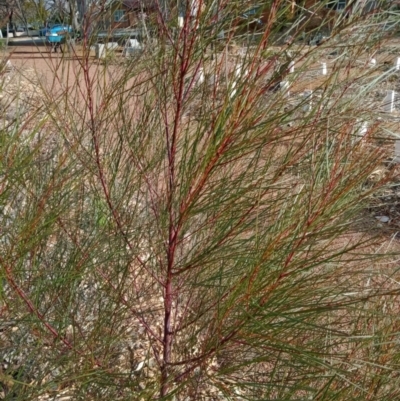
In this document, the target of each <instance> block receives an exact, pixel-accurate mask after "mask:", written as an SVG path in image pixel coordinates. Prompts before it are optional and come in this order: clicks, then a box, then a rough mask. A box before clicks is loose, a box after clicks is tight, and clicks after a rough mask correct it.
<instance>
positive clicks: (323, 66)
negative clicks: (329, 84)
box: [321, 63, 328, 75]
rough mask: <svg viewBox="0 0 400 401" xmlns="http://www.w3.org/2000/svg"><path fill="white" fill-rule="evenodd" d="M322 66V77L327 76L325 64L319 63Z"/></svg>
mask: <svg viewBox="0 0 400 401" xmlns="http://www.w3.org/2000/svg"><path fill="white" fill-rule="evenodd" d="M321 65H322V75H327V74H328V68H327V66H326V63H321Z"/></svg>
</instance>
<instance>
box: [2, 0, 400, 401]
mask: <svg viewBox="0 0 400 401" xmlns="http://www.w3.org/2000/svg"><path fill="white" fill-rule="evenodd" d="M200 5H202V6H201V7H199V9H198V12H197V14H195V15H192V16H191V15H190V12H189V9H188V7H186V8H183V10H184V13H183V15H184V19H183V21H184V24H183V27H182V28H179V27H178V26H177V24H176V20H177V18H178V14H179V13H182V8H178V9H173V8H172V9H171V10H170V12H169V13H168V15H167V16H166V15H165V13H164V12H161V11H162V10H160V12H159V13H158V14H157V15H156V17H155V18H153V20H152V23H153V24H154V25H153V26H146V29H147V32H152V37H150V38H148V40H147V42H146V46H145V47H144V48H143V49H142V51H140V52H139V51H138V52H137V53H134V54H133V55H132V57H128V58H124V57H122V56H120V55H119V54H118V53H117V55H116V56H115V57H113V58H112V59H110V58H105V59H104V60H96V59H94V57H93V52H91V50H90V46H92V45H93V43H95V42H96V36H95V35H96V30H95V29H93V27H94V26H96V25H95V23H96V18H98V15H97V14H94V15H88V16H87V18H86V19H85V21H86V22H85V23H87V24H89V23H90V24H91V25H90V27H89V26H85V25H84V26H83V29H82V38H83V41H82V45H81V46H80V47H79V46H76V47H75V49H73V50H71V52H72V53H69V54H67V53H66V54H65V55H64V56H63V57H61V58H60V57H58V56H52V57H49V55H48V54H47V55H45V56H44V57H46V60H47V61H48V63H49V66H51V67H52V69H53V74H52V76H50V77H49V76H46V77H45V78H46V79H44V80H43V79H42V80H39V82H38V83H37V84H36V91H37V94H40V100H36V101H35V102H30V103H29V107H28V108H25V109H24V112H20V113H15V115H14V116H13V117H12V119H11V120H10V119H8V120H4V123H2V127H1V129H2V133H1V136H0V152H1V155H2V156H1V158H0V188H1V191H0V210H1V245H0V247H1V250H0V313H1V315H0V316H1V321H0V330H1V331H0V338H1V339H2V342H1V345H0V350H1V352H0V355H1V358H2V361H1V360H0V362H1V365H0V366H1V368H0V383H1V386H2V390H1V392H0V394H1V397H2V399H4V400H24V401H26V400H61V399H62V400H67V399H70V400H81V399H82V400H83V399H85V400H319V401H320V400H332V401H333V400H335V401H338V400H340V401H344V400H346V401H350V400H388V399H390V398H392V399H395V397H396V394H397V392H398V388H399V384H400V383H399V379H398V373H397V372H398V357H399V353H398V347H397V344H398V324H399V320H398V310H397V309H396V303H397V301H398V282H399V281H398V280H399V277H398V273H397V269H396V263H395V262H393V258H390V257H389V256H390V255H389V256H388V255H386V258H383V257H382V254H383V253H385V251H386V249H384V248H383V247H382V246H381V245H382V242H383V240H382V238H381V237H377V236H376V230H375V229H371V227H372V226H371V224H370V223H371V221H369V220H368V217H367V216H366V215H367V213H366V211H367V210H368V206H369V202H370V197H371V196H372V195H373V194H374V193H376V192H377V191H378V190H380V189H381V188H382V187H383V186H384V185H385V183H386V182H388V181H389V180H390V174H391V173H390V171H389V170H390V168H389V167H390V166H389V167H385V169H386V170H387V172H386V174H385V175H384V176H382V177H380V178H378V179H371V176H374V174H375V173H376V171H377V169H382V168H383V167H382V166H383V164H384V162H387V160H389V159H390V157H391V154H389V153H390V152H389V150H390V149H391V146H392V143H390V141H389V140H388V139H387V137H386V136H385V135H384V134H383V132H384V131H383V128H384V127H385V124H387V123H388V122H390V121H389V120H390V118H392V117H391V116H390V115H387V114H384V113H381V112H380V107H381V99H380V98H379V99H378V101H377V100H376V99H377V97H376V96H375V95H376V94H378V97H379V96H380V92H379V91H381V88H382V87H384V85H386V84H387V80H388V77H391V76H394V75H393V74H396V72H395V70H394V68H392V69H391V70H388V71H385V72H384V71H381V70H380V69H379V67H378V66H376V67H374V66H373V67H371V66H370V64H371V62H370V59H371V58H373V57H377V55H379V54H380V53H379V49H381V48H383V47H384V46H385V42H383V40H382V36H383V35H384V36H387V35H388V32H387V31H384V30H383V29H381V28H382V21H384V22H385V24H386V25H385V26H387V22H388V21H389V20H390V18H391V17H390V16H391V15H392V14H385V10H384V9H377V10H376V12H369V13H364V14H363V13H362V12H361V11H360V12H358V13H357V12H353V14H351V15H350V14H347V12H346V13H342V14H335V13H332V12H331V11H330V12H329V13H328V12H326V9H325V8H323V6H324V4H322V3H318V9H316V10H313V12H314V15H317V16H319V18H320V22H319V24H316V26H315V27H314V26H313V25H310V24H311V23H310V22H308V23H307V21H310V20H307V19H306V20H304V14H303V13H302V12H300V11H301V7H300V6H299V12H297V9H295V10H294V11H295V12H292V11H293V10H290V9H289V7H291V6H292V5H290V4H289V5H287V3H286V2H283V1H282V2H281V1H280V0H278V1H274V2H272V3H270V4H269V5H268V6H265V7H264V8H263V7H261V8H260V9H257V12H258V13H260V19H261V20H262V21H263V28H262V30H260V32H255V31H254V29H255V28H254V27H252V26H251V24H250V22H251V21H246V22H243V18H242V14H243V13H244V12H245V11H246V10H247V8H246V7H245V6H243V5H241V4H234V3H233V2H225V1H223V0H221V1H220V2H218V3H212V4H210V3H208V2H207V3H204V4H203V3H202V1H201V0H200ZM316 8H317V7H316ZM89 28H90V29H89ZM155 28H156V29H155ZM325 31H326V32H329V33H330V36H329V37H326V38H324V37H323V36H327V33H325ZM222 32H223V35H222ZM303 32H306V35H303ZM321 32H322V33H321ZM89 33H90V34H89ZM389 34H390V32H389ZM303 36H305V39H304V40H301V38H302V37H303ZM309 38H310V39H311V41H312V40H314V39H315V38H316V39H315V41H318V44H319V46H315V45H311V46H309V45H307V43H306V41H307V40H309ZM292 62H293V63H294V64H293V63H292ZM321 63H326V64H327V74H326V75H322V69H321V65H322V64H321ZM293 65H294V71H293V69H292V66H293ZM4 77H5V76H3V81H4V82H3V87H2V91H3V92H4V91H6V84H7V82H8V81H7V82H6V78H4ZM307 91H308V92H307ZM309 91H312V92H309ZM8 107H12V104H11V105H10V104H8ZM364 123H365V124H364ZM385 132H386V131H385ZM388 149H389V150H388ZM375 175H376V174H375ZM373 227H376V226H373ZM395 241H396V240H395V239H394V240H393V242H395ZM392 245H393V244H392ZM389 249H392V248H389ZM383 256H385V255H383Z"/></svg>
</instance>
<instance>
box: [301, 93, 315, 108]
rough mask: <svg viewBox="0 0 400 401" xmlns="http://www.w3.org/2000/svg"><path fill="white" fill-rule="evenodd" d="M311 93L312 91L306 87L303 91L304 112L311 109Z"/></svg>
mask: <svg viewBox="0 0 400 401" xmlns="http://www.w3.org/2000/svg"><path fill="white" fill-rule="evenodd" d="M312 95H313V91H312V90H310V89H306V90H305V91H304V93H303V96H304V99H305V101H306V103H305V104H304V106H303V111H305V112H307V111H311V109H312Z"/></svg>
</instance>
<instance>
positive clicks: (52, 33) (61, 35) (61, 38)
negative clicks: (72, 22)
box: [39, 24, 73, 53]
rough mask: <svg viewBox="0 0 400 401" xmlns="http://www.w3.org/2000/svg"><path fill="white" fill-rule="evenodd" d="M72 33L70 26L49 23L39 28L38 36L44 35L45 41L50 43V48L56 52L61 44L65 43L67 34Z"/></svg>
mask: <svg viewBox="0 0 400 401" xmlns="http://www.w3.org/2000/svg"><path fill="white" fill-rule="evenodd" d="M72 33H73V30H72V27H71V26H69V25H64V24H56V25H52V26H51V25H50V26H47V27H46V28H43V29H41V30H40V33H39V34H40V36H46V42H47V43H48V44H50V45H51V47H52V50H54V52H56V53H57V49H60V50H61V45H62V44H63V43H65V39H66V36H67V35H70V34H72Z"/></svg>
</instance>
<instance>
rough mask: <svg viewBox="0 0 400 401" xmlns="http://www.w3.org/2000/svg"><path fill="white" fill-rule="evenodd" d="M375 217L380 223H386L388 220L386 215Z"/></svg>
mask: <svg viewBox="0 0 400 401" xmlns="http://www.w3.org/2000/svg"><path fill="white" fill-rule="evenodd" d="M375 218H376V219H377V220H378V221H380V222H381V223H388V222H389V220H390V218H389V217H388V216H375Z"/></svg>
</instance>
